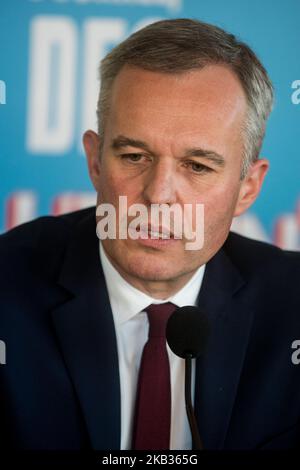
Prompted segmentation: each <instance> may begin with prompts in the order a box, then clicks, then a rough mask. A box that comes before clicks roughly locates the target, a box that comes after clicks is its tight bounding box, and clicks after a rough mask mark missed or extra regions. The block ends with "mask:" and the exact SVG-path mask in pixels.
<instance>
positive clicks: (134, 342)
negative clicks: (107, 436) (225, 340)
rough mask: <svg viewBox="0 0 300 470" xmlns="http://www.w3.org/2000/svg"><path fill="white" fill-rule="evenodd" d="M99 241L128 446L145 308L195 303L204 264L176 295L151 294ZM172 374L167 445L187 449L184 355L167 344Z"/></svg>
mask: <svg viewBox="0 0 300 470" xmlns="http://www.w3.org/2000/svg"><path fill="white" fill-rule="evenodd" d="M99 245H100V250H99V251H100V259H101V264H102V268H103V272H104V276H105V280H106V285H107V289H108V295H109V300H110V304H111V309H112V313H113V319H114V324H115V329H116V337H117V348H118V359H119V374H120V387H121V443H120V444H121V449H122V450H128V449H130V448H131V437H132V427H133V419H134V411H135V397H136V389H137V382H138V373H139V367H140V361H141V356H142V352H143V348H144V345H145V343H146V342H147V339H148V329H149V324H148V317H147V313H146V312H145V308H146V307H147V306H148V305H150V304H161V303H165V302H172V303H173V304H175V305H177V306H178V307H183V306H185V305H196V300H197V297H198V294H199V290H200V287H201V284H202V279H203V275H204V269H205V265H203V266H201V267H200V268H198V270H197V271H196V272H195V274H194V275H193V276H192V278H191V279H190V280H189V281H188V283H187V284H186V285H185V286H184V287H183V288H182V289H180V291H178V292H177V293H176V294H175V295H173V296H171V297H169V298H168V299H165V300H158V299H154V298H152V297H150V296H149V295H147V294H145V293H144V292H142V291H140V290H138V289H136V288H135V287H133V286H132V285H131V284H129V283H128V282H127V281H126V280H125V279H124V278H123V277H122V276H121V275H120V274H119V273H118V271H117V270H116V269H115V268H114V266H113V265H112V264H111V262H110V261H109V259H108V257H107V255H106V253H105V251H104V248H103V246H102V244H101V242H99ZM167 351H168V356H169V361H170V374H171V432H170V449H182V450H189V449H191V448H192V437H191V433H190V429H189V424H188V420H187V416H186V410H185V399H184V373H185V364H184V359H181V358H179V357H178V356H176V355H175V354H174V353H173V352H172V351H171V350H170V348H169V347H168V345H167ZM194 386H195V360H194V359H193V364H192V391H193V397H192V398H193V400H194Z"/></svg>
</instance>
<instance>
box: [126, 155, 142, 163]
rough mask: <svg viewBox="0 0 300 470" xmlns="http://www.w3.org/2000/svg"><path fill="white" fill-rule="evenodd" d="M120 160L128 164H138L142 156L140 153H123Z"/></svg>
mask: <svg viewBox="0 0 300 470" xmlns="http://www.w3.org/2000/svg"><path fill="white" fill-rule="evenodd" d="M121 158H122V160H129V161H130V162H133V163H134V162H139V161H140V160H141V159H142V158H143V155H142V154H141V153H123V154H122V155H121Z"/></svg>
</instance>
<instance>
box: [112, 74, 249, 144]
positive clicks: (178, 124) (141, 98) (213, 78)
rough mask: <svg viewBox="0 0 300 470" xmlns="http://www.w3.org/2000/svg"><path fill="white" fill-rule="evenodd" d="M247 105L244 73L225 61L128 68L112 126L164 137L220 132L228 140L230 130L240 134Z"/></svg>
mask: <svg viewBox="0 0 300 470" xmlns="http://www.w3.org/2000/svg"><path fill="white" fill-rule="evenodd" d="M246 107H247V104H246V97H245V94H244V91H243V88H242V86H241V83H240V81H239V79H238V77H237V76H236V75H235V74H234V72H233V71H231V70H230V69H229V68H228V67H226V66H224V65H209V66H205V67H204V68H202V69H197V70H193V71H189V72H185V73H180V74H166V73H160V72H152V71H147V70H143V69H140V68H137V67H128V66H125V67H123V69H122V70H121V71H120V73H119V74H118V76H117V77H116V79H115V82H114V84H113V88H112V93H111V103H110V112H109V116H108V124H110V126H108V127H111V126H113V127H114V128H118V131H122V133H129V134H132V129H133V128H134V130H136V128H137V126H138V127H139V130H140V131H141V132H142V133H143V132H145V134H147V132H150V131H151V130H152V132H153V133H157V134H158V135H162V134H164V135H176V134H178V133H180V134H181V135H182V134H185V135H187V134H191V135H192V134H199V133H200V134H201V133H202V132H204V131H205V132H206V133H207V134H209V133H211V134H215V135H216V131H217V130H218V133H219V137H220V138H224V139H225V138H226V135H225V134H226V133H232V131H234V130H235V131H237V130H238V131H239V133H240V129H241V127H242V125H243V122H244V117H245V112H246ZM145 137H146V136H145ZM231 137H232V136H231Z"/></svg>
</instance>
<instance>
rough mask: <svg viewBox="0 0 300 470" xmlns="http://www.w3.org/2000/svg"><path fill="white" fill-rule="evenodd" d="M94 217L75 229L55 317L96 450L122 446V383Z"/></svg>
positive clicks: (64, 268)
mask: <svg viewBox="0 0 300 470" xmlns="http://www.w3.org/2000/svg"><path fill="white" fill-rule="evenodd" d="M98 247H99V245H98V238H97V236H96V221H95V215H94V213H93V214H92V215H89V216H88V217H86V218H85V219H83V220H82V221H81V222H80V223H79V224H78V226H77V227H76V228H75V230H74V234H73V236H72V239H71V241H70V243H69V245H68V248H67V251H66V254H65V258H64V261H63V265H62V270H61V273H60V277H59V284H60V285H61V286H63V287H64V288H65V289H67V290H68V291H69V292H70V293H71V294H72V297H71V298H70V299H69V300H67V301H66V302H65V303H64V304H62V305H60V306H58V307H57V308H55V310H54V311H53V312H52V318H53V321H54V326H55V330H56V334H57V337H58V340H59V342H60V346H61V350H62V354H63V357H64V360H65V362H66V365H67V368H68V371H69V373H70V376H71V380H72V382H73V384H74V387H75V390H76V393H77V396H78V399H79V402H80V405H81V408H82V411H83V415H84V418H85V422H86V425H87V429H88V432H89V435H90V439H91V443H92V447H93V448H94V449H99V450H101V449H119V448H120V383H119V369H118V356H117V343H116V337H115V330H114V323H113V316H112V312H111V309H110V302H109V297H108V293H107V289H106V287H105V279H104V276H103V272H102V269H101V264H100V258H99V251H98Z"/></svg>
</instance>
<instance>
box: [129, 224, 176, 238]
mask: <svg viewBox="0 0 300 470" xmlns="http://www.w3.org/2000/svg"><path fill="white" fill-rule="evenodd" d="M138 228H139V232H140V234H142V235H145V236H148V237H149V238H152V239H154V240H169V239H174V234H173V232H172V231H171V230H169V229H168V228H166V227H162V226H153V225H151V224H148V225H140V226H139V227H138Z"/></svg>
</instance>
